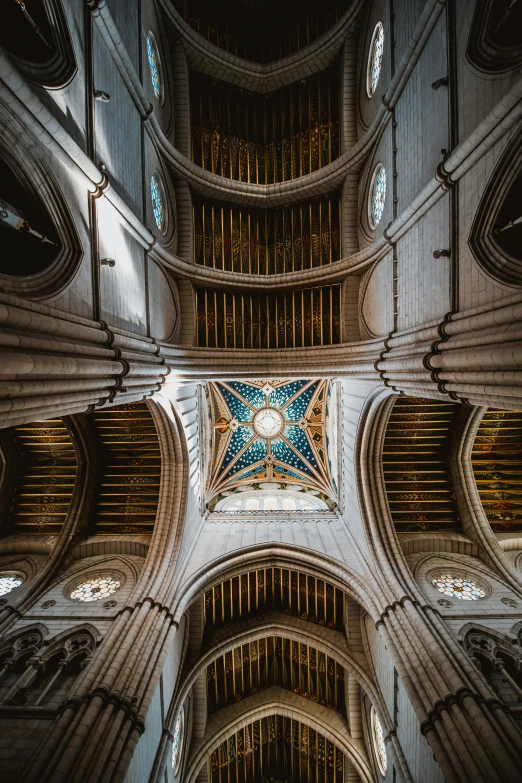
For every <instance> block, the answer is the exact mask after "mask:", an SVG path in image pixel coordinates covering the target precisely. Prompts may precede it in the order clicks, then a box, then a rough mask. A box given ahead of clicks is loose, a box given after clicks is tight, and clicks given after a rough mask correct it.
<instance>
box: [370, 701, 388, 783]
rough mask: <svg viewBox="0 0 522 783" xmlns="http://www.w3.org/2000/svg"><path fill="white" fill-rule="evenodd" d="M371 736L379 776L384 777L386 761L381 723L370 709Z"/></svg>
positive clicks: (386, 766)
mask: <svg viewBox="0 0 522 783" xmlns="http://www.w3.org/2000/svg"><path fill="white" fill-rule="evenodd" d="M371 722H372V734H373V747H374V749H375V755H376V757H377V764H378V767H379V771H380V773H381V775H382V776H383V777H384V775H386V770H387V769H388V760H387V758H386V744H385V742H384V732H383V730H382V726H381V722H380V720H379V718H378V717H377V713H376V712H375V710H374V708H373V707H372V717H371Z"/></svg>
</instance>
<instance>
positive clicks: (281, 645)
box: [207, 636, 345, 713]
mask: <svg viewBox="0 0 522 783" xmlns="http://www.w3.org/2000/svg"><path fill="white" fill-rule="evenodd" d="M272 685H278V686H279V687H281V688H285V689H286V690H289V691H292V692H293V693H299V694H300V695H301V696H304V697H305V698H307V699H311V701H315V702H318V703H319V704H323V705H324V706H325V707H329V708H330V709H332V710H337V711H338V712H342V713H344V711H345V675H344V668H343V667H342V666H341V665H340V664H339V663H337V662H336V661H335V660H334V659H333V658H330V657H329V656H327V655H325V654H324V653H322V652H319V651H318V650H316V649H315V648H314V647H310V646H308V645H306V644H302V643H300V642H295V641H292V640H291V639H287V638H283V637H281V636H268V637H266V638H264V639H258V640H256V641H254V642H249V643H248V644H243V645H242V646H241V647H236V648H235V649H234V650H231V651H230V652H228V653H226V654H225V655H222V656H220V657H219V658H218V659H217V660H216V661H213V662H212V663H211V664H210V666H208V667H207V704H208V711H209V713H213V712H216V711H217V710H220V709H222V708H223V707H227V706H228V705H230V704H235V703H236V702H238V701H240V700H241V699H245V698H247V697H248V696H252V695H253V694H254V693H258V692H259V691H262V690H264V689H265V688H270V687H271V686H272Z"/></svg>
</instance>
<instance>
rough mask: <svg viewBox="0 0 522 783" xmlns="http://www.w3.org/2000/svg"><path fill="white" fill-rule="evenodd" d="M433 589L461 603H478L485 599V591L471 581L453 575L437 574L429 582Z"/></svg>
mask: <svg viewBox="0 0 522 783" xmlns="http://www.w3.org/2000/svg"><path fill="white" fill-rule="evenodd" d="M431 584H432V585H433V587H434V588H435V589H436V590H438V591H439V593H444V595H447V596H449V597H450V598H461V599H462V600H463V601H478V600H479V598H485V597H486V591H485V590H483V589H482V587H479V586H478V585H477V584H476V583H475V582H473V581H472V580H471V579H466V578H465V577H462V576H455V574H439V575H438V576H436V577H434V578H433V579H432V580H431Z"/></svg>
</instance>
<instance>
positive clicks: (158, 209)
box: [150, 174, 166, 234]
mask: <svg viewBox="0 0 522 783" xmlns="http://www.w3.org/2000/svg"><path fill="white" fill-rule="evenodd" d="M150 197H151V200H152V211H153V213H154V220H155V221H156V225H157V227H158V228H159V230H160V231H161V233H162V234H163V233H164V232H165V224H166V220H165V207H164V204H163V190H162V187H161V184H160V180H159V176H158V175H157V174H153V175H152V177H151V178H150Z"/></svg>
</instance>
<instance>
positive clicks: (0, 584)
mask: <svg viewBox="0 0 522 783" xmlns="http://www.w3.org/2000/svg"><path fill="white" fill-rule="evenodd" d="M23 581H24V580H23V579H22V577H21V576H12V575H9V576H0V595H7V593H10V592H11V590H14V589H15V587H20V585H21V584H22V582H23Z"/></svg>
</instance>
